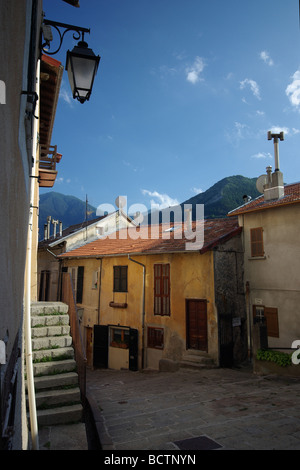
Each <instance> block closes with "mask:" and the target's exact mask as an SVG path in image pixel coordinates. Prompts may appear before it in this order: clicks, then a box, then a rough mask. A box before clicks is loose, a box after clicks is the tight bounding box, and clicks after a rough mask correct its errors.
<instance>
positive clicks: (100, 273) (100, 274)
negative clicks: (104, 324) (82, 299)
mask: <svg viewBox="0 0 300 470" xmlns="http://www.w3.org/2000/svg"><path fill="white" fill-rule="evenodd" d="M101 276H102V258H100V272H99V281H98V282H99V295H98V325H100V297H101Z"/></svg>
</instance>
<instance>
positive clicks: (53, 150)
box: [39, 145, 62, 188]
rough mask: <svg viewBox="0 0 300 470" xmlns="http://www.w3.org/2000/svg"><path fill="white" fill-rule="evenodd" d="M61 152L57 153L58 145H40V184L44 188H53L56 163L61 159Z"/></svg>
mask: <svg viewBox="0 0 300 470" xmlns="http://www.w3.org/2000/svg"><path fill="white" fill-rule="evenodd" d="M61 157H62V155H61V153H57V146H56V145H50V146H49V147H46V146H44V145H41V146H40V159H39V186H40V187H42V188H52V186H53V185H54V182H55V179H56V175H57V170H56V164H57V163H59V162H60V160H61Z"/></svg>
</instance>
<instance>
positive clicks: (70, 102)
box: [59, 82, 74, 107]
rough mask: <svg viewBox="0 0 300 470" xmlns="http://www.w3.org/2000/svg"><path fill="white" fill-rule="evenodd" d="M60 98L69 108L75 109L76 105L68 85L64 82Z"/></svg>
mask: <svg viewBox="0 0 300 470" xmlns="http://www.w3.org/2000/svg"><path fill="white" fill-rule="evenodd" d="M59 97H60V98H62V99H63V101H65V103H67V104H68V105H69V106H71V107H73V105H74V100H73V97H72V94H71V92H70V91H69V90H68V89H67V88H66V85H65V83H64V82H62V85H61V88H60V92H59Z"/></svg>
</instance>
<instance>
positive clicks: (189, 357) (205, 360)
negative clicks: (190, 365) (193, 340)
mask: <svg viewBox="0 0 300 470" xmlns="http://www.w3.org/2000/svg"><path fill="white" fill-rule="evenodd" d="M182 359H183V360H184V361H188V362H195V363H199V364H213V363H214V361H213V359H212V357H209V356H196V355H194V354H185V355H184V356H183V358H182Z"/></svg>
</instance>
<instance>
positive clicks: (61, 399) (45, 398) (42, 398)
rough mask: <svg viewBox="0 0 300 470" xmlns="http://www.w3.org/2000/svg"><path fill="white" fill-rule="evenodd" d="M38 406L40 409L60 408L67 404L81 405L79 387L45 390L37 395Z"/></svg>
mask: <svg viewBox="0 0 300 470" xmlns="http://www.w3.org/2000/svg"><path fill="white" fill-rule="evenodd" d="M35 400H36V406H37V409H39V408H44V409H45V408H46V407H54V406H56V407H58V406H62V405H66V404H71V403H72V404H75V403H77V404H78V403H80V390H79V387H74V388H69V389H59V390H44V391H41V392H38V393H36V394H35Z"/></svg>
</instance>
